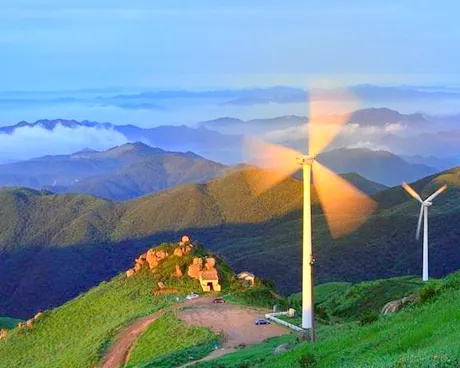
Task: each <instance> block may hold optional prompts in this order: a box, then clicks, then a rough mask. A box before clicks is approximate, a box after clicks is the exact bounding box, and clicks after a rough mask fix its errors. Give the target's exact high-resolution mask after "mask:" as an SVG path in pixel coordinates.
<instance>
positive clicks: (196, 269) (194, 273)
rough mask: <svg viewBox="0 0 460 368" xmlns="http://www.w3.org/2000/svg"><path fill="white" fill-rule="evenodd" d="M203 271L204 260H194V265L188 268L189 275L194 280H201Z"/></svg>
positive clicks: (196, 258)
mask: <svg viewBox="0 0 460 368" xmlns="http://www.w3.org/2000/svg"><path fill="white" fill-rule="evenodd" d="M202 269H203V260H202V259H201V258H198V257H195V258H193V263H192V264H191V265H190V266H189V267H188V271H187V275H188V276H190V277H191V278H192V279H196V280H198V279H199V278H200V274H201V270H202Z"/></svg>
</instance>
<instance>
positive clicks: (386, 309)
mask: <svg viewBox="0 0 460 368" xmlns="http://www.w3.org/2000/svg"><path fill="white" fill-rule="evenodd" d="M417 300H418V296H417V295H416V294H412V295H409V296H406V297H405V298H402V299H399V300H393V301H392V302H388V303H387V304H385V305H384V306H383V308H382V311H381V314H383V315H387V314H390V313H394V312H397V311H399V310H401V309H403V308H404V307H406V306H407V305H408V304H411V303H413V302H415V301H417Z"/></svg>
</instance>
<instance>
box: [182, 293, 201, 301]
mask: <svg viewBox="0 0 460 368" xmlns="http://www.w3.org/2000/svg"><path fill="white" fill-rule="evenodd" d="M199 297H200V296H199V295H198V294H195V293H191V294H189V295H187V296H186V297H185V299H188V300H191V299H196V298H199Z"/></svg>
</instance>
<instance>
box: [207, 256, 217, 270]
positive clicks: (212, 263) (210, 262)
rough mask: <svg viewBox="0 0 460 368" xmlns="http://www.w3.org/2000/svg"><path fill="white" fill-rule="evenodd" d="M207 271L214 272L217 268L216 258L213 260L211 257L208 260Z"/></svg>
mask: <svg viewBox="0 0 460 368" xmlns="http://www.w3.org/2000/svg"><path fill="white" fill-rule="evenodd" d="M205 267H206V269H207V270H212V269H214V268H215V267H216V259H215V258H212V257H209V258H206V265H205Z"/></svg>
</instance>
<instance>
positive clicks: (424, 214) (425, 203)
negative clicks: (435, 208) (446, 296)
mask: <svg viewBox="0 0 460 368" xmlns="http://www.w3.org/2000/svg"><path fill="white" fill-rule="evenodd" d="M402 187H403V188H404V189H405V190H406V192H407V193H409V194H410V195H411V196H412V197H414V198H415V199H416V200H417V201H419V202H420V215H419V217H418V223H417V232H416V233H415V238H416V239H417V240H419V239H420V230H421V228H422V220H423V273H422V280H423V281H428V207H430V206H431V205H432V204H433V202H432V201H433V199H435V198H436V197H437V196H438V195H440V194H441V193H442V192H444V191H445V190H446V189H447V185H446V184H444V185H443V186H442V187H441V188H439V189H438V190H437V191H436V192H434V193H433V194H432V195H430V196H429V197H428V198H427V199H425V200H422V198H421V197H420V195H419V194H418V193H417V192H416V191H415V190H414V189H412V187H411V186H410V185H409V184H407V183H403V184H402Z"/></svg>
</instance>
